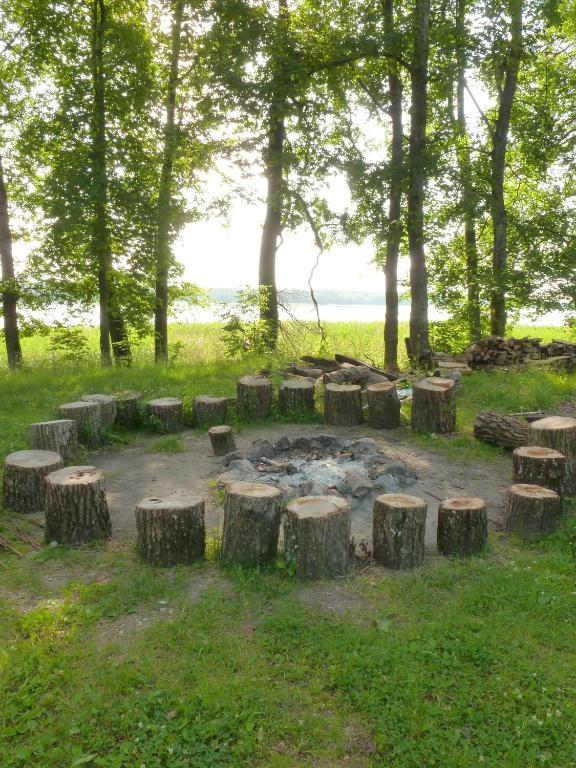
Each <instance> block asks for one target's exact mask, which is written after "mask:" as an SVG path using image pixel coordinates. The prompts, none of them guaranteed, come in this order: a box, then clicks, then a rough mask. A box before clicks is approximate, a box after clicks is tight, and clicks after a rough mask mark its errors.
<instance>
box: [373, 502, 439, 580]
mask: <svg viewBox="0 0 576 768" xmlns="http://www.w3.org/2000/svg"><path fill="white" fill-rule="evenodd" d="M427 510H428V506H427V504H426V502H425V501H424V499H420V498H418V497H417V496H408V495H405V494H400V493H384V494H382V495H381V496H377V497H376V498H375V499H374V508H373V518H372V541H373V547H374V559H375V560H376V562H378V563H381V565H384V566H386V567H387V568H393V569H394V570H404V569H408V568H416V567H417V566H419V565H422V563H423V562H424V535H425V532H426V513H427Z"/></svg>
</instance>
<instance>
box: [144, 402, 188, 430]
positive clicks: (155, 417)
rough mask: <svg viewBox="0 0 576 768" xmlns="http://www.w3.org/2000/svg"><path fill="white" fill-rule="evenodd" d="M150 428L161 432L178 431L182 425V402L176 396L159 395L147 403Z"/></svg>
mask: <svg viewBox="0 0 576 768" xmlns="http://www.w3.org/2000/svg"><path fill="white" fill-rule="evenodd" d="M148 418H149V419H150V423H151V425H152V428H153V429H154V430H155V431H156V432H160V433H161V434H168V433H170V432H180V430H181V429H182V428H183V426H184V404H183V402H182V400H179V399H178V398H177V397H161V398H158V399H157V400H150V401H149V403H148Z"/></svg>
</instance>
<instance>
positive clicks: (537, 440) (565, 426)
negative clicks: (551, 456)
mask: <svg viewBox="0 0 576 768" xmlns="http://www.w3.org/2000/svg"><path fill="white" fill-rule="evenodd" d="M530 443H531V444H532V445H540V446H545V447H546V448H554V450H556V451H559V452H560V453H562V454H563V455H564V456H565V457H566V472H565V476H564V492H565V493H566V494H567V495H568V496H574V495H576V419H571V418H569V417H568V416H548V418H546V419H538V421H534V422H532V424H530Z"/></svg>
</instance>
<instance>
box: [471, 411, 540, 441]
mask: <svg viewBox="0 0 576 768" xmlns="http://www.w3.org/2000/svg"><path fill="white" fill-rule="evenodd" d="M529 435H530V430H529V427H528V424H527V423H526V422H525V421H524V420H522V419H518V418H516V417H514V416H505V415H504V414H502V413H495V412H494V411H480V413H479V414H478V415H477V416H476V420H475V421H474V437H475V438H477V439H478V440H482V441H483V442H485V443H495V444H496V445H501V446H502V447H504V448H518V447H519V446H521V445H526V444H527V443H528V442H529V441H530V437H529Z"/></svg>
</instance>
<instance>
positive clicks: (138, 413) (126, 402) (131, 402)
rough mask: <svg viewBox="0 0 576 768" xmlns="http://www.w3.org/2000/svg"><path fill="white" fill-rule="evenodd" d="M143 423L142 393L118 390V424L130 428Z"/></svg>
mask: <svg viewBox="0 0 576 768" xmlns="http://www.w3.org/2000/svg"><path fill="white" fill-rule="evenodd" d="M141 423H142V393H141V392H118V394H117V395H116V424H119V425H120V426H122V427H127V428H128V429H130V428H133V427H138V426H140V424H141Z"/></svg>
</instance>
